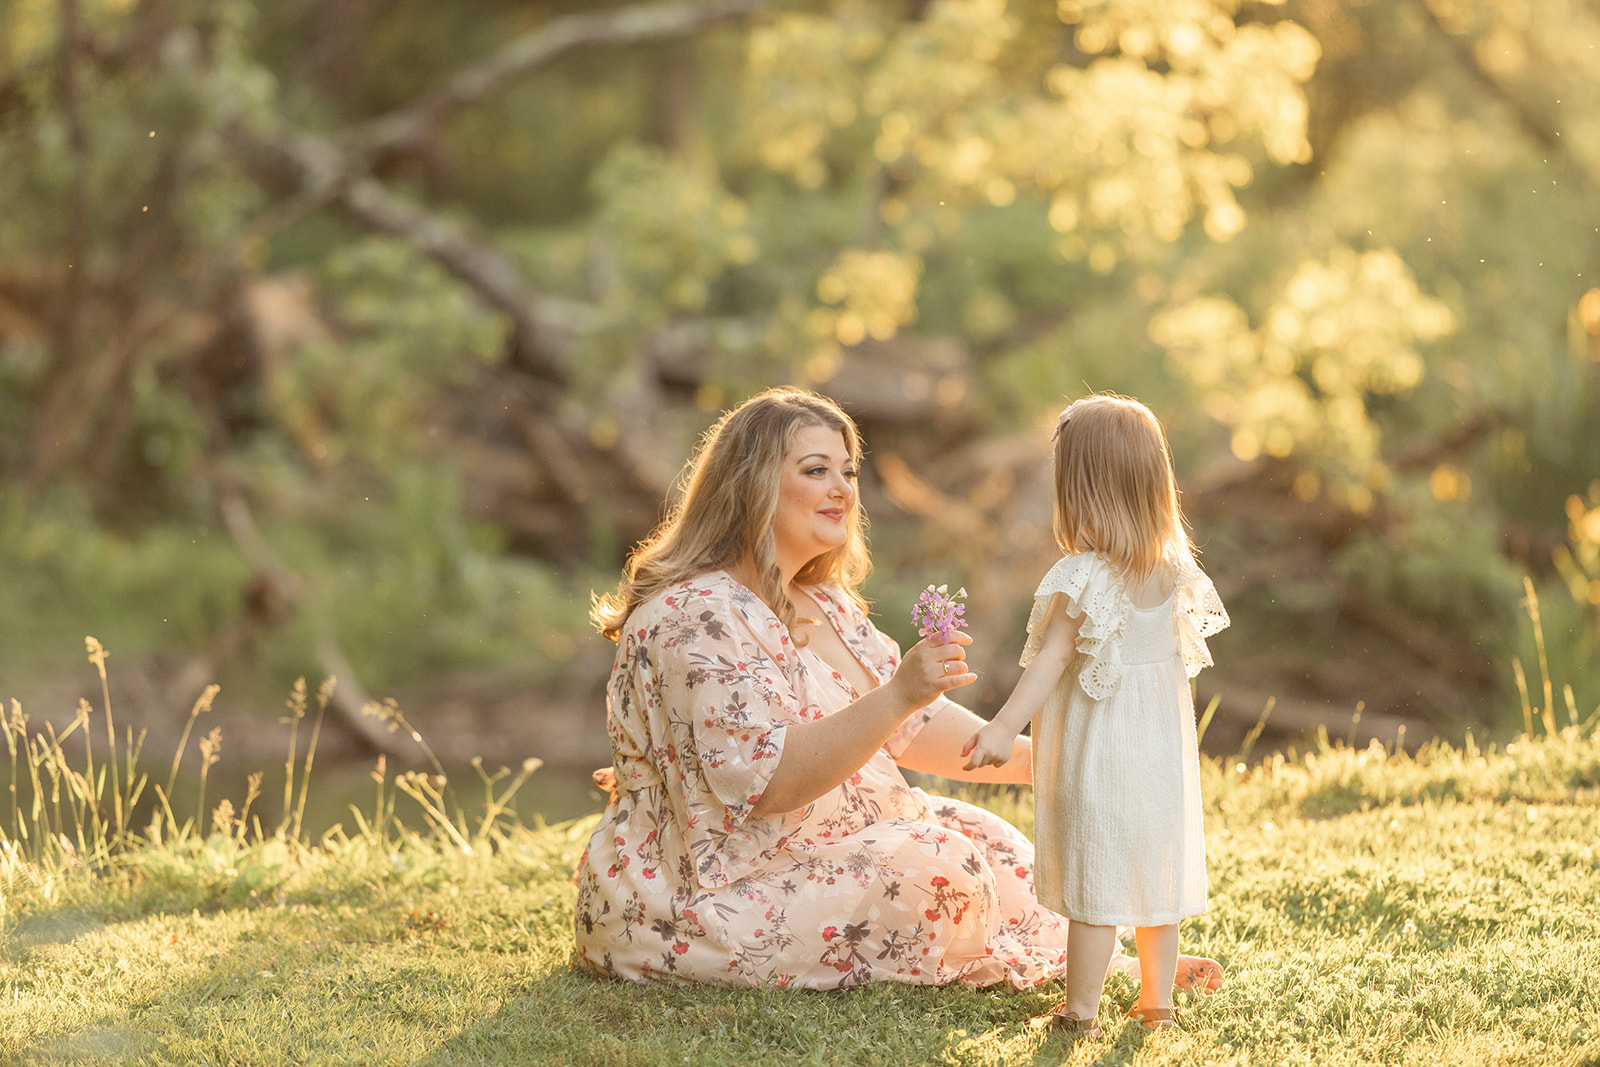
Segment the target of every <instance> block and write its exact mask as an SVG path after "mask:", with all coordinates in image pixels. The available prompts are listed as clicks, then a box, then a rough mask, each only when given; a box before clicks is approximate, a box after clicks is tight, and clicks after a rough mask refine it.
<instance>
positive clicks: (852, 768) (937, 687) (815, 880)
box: [576, 389, 1221, 988]
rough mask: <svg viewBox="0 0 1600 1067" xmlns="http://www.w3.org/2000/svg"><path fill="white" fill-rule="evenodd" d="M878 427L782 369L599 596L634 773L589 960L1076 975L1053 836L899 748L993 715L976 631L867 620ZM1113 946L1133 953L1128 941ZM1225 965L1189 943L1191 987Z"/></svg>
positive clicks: (593, 881)
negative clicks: (891, 631)
mask: <svg viewBox="0 0 1600 1067" xmlns="http://www.w3.org/2000/svg"><path fill="white" fill-rule="evenodd" d="M860 462H861V442H860V438H859V436H858V435H857V432H856V428H855V425H854V424H853V423H852V422H851V421H850V419H849V417H848V416H846V415H845V414H844V412H842V411H841V410H839V408H838V407H837V406H836V405H834V404H833V403H832V402H831V401H828V400H826V399H824V398H822V397H819V396H816V395H815V394H812V393H808V392H804V391H801V390H796V389H773V390H769V391H767V392H765V393H762V394H760V395H759V396H756V397H753V398H752V399H750V400H748V401H746V402H745V403H744V404H742V405H741V406H740V407H738V408H737V409H735V410H734V411H731V412H729V413H728V414H726V415H725V416H724V417H723V418H722V419H721V421H719V422H718V423H717V425H716V426H715V427H714V428H713V429H712V430H711V431H710V432H709V433H708V434H707V435H706V437H705V439H704V441H703V442H702V443H701V446H700V448H699V450H698V451H697V453H696V455H695V456H694V457H693V458H692V459H691V460H690V462H689V465H688V466H687V467H686V468H685V480H684V483H683V484H684V488H683V493H682V497H681V500H680V501H679V503H678V505H677V506H676V507H675V508H674V509H673V510H672V512H671V514H669V515H668V517H667V518H666V519H665V520H664V521H663V522H662V523H661V525H660V526H659V527H658V528H657V530H656V531H655V532H654V533H653V534H652V535H651V536H650V537H649V538H648V539H647V540H646V541H644V542H643V543H641V544H640V545H639V547H638V548H637V549H636V550H635V552H634V553H633V555H632V556H631V557H630V558H629V560H628V564H627V567H626V570H625V572H624V576H623V580H622V583H621V585H620V586H619V588H618V590H617V592H616V593H615V594H614V595H611V596H604V597H597V598H596V601H595V606H594V612H593V617H594V620H595V622H596V624H597V625H598V627H599V628H600V630H601V632H602V633H604V634H605V635H606V636H607V637H609V638H611V639H612V640H615V641H616V642H617V644H618V648H617V657H616V664H615V666H614V668H613V671H612V675H611V681H610V684H609V686H608V690H607V703H608V707H609V713H608V716H607V726H608V730H609V732H610V735H611V747H612V754H613V768H612V770H613V773H614V776H615V793H614V795H613V796H612V799H611V803H610V804H609V805H608V807H607V808H606V811H605V814H604V815H603V816H602V817H601V819H600V823H599V825H598V826H597V827H596V828H595V831H594V834H593V836H592V837H591V838H590V841H589V846H588V849H587V850H586V851H585V853H584V857H583V859H582V860H581V861H580V863H579V869H578V887H579V889H578V904H577V915H576V932H577V960H578V963H579V965H580V966H583V967H586V968H589V969H591V970H593V971H596V972H598V973H601V974H605V975H609V976H613V977H620V978H630V979H636V980H646V981H648V980H660V979H665V978H679V979H689V980H695V981H708V982H723V983H731V984H739V985H757V984H771V985H778V986H803V987H810V988H836V987H840V986H851V985H858V984H862V983H865V982H874V981H900V982H911V983H919V984H930V985H943V984H947V983H950V982H957V981H960V982H965V983H969V984H972V985H990V984H994V983H998V982H1006V983H1009V984H1010V985H1012V986H1016V987H1018V988H1026V987H1030V986H1032V985H1034V984H1036V983H1038V982H1041V981H1045V980H1047V979H1051V978H1057V977H1060V976H1061V975H1062V974H1063V973H1064V971H1065V966H1066V941H1067V924H1066V921H1065V920H1064V919H1062V918H1061V917H1060V916H1057V915H1054V914H1053V913H1051V912H1049V911H1047V910H1045V909H1043V908H1041V907H1040V906H1039V904H1038V901H1037V900H1036V898H1035V896H1034V891H1033V883H1032V866H1033V847H1032V845H1031V844H1030V843H1029V842H1028V840H1027V838H1026V837H1024V836H1023V834H1022V833H1021V832H1020V831H1018V830H1017V829H1016V828H1015V827H1013V826H1011V825H1010V824H1009V823H1007V822H1005V821H1004V820H1002V819H1000V818H999V817H997V816H995V815H993V814H991V813H989V812H986V811H984V810H982V809H980V808H977V807H974V806H972V805H970V804H966V803H962V802H960V801H955V800H948V799H936V798H933V797H930V796H929V795H927V794H926V793H924V792H922V791H921V790H919V789H913V788H912V787H911V786H910V785H909V784H908V783H907V782H906V780H905V777H904V776H903V775H902V773H901V771H900V767H901V766H904V767H908V768H911V769H913V770H919V771H926V772H930V773H934V774H939V775H944V776H947V777H951V778H959V779H964V780H968V781H1024V780H1026V777H1027V774H1028V770H1029V764H1030V760H1029V758H1028V755H1029V750H1028V742H1027V740H1026V739H1019V740H1018V741H1017V747H1018V750H1017V753H1016V754H1015V755H1017V756H1021V757H1022V758H1020V759H1018V758H1013V759H1011V760H1010V761H1009V762H1008V763H1007V764H1006V766H1005V767H1001V768H990V769H987V770H985V771H980V772H970V771H965V770H963V769H962V762H963V761H962V760H961V758H960V756H959V750H960V748H961V744H962V742H963V741H965V740H966V738H968V737H970V736H971V734H972V733H973V732H974V731H975V730H977V729H978V728H980V727H981V726H983V725H984V723H983V721H982V720H981V719H979V718H978V717H977V716H975V715H973V714H972V713H971V712H969V711H967V710H966V709H964V708H962V707H961V706H959V705H957V704H955V703H954V702H953V701H951V700H949V699H948V698H946V697H945V696H944V695H943V694H944V693H945V692H946V691H948V690H950V689H953V688H956V687H957V686H961V685H966V684H968V683H970V682H972V681H973V680H974V679H975V678H976V675H974V674H972V673H970V672H969V671H968V670H967V665H966V659H965V646H967V645H968V644H970V643H971V639H970V638H969V637H967V636H966V635H965V634H959V633H958V634H956V635H955V637H954V638H953V639H952V641H951V642H949V643H947V644H944V645H937V644H933V643H931V642H929V641H922V642H919V643H918V644H917V645H915V646H914V647H913V648H912V649H911V650H910V651H909V652H907V653H906V655H905V656H904V658H903V659H902V657H901V656H900V653H899V649H898V648H897V647H896V645H895V643H894V642H893V641H891V640H890V639H889V638H888V637H886V636H884V635H883V634H881V633H879V632H878V630H877V629H876V628H875V627H874V626H873V625H872V623H871V622H870V621H869V620H868V618H867V614H866V609H865V605H864V603H863V602H862V600H861V597H860V595H859V594H858V593H857V587H858V586H859V584H860V582H861V581H862V579H863V578H864V577H865V576H866V574H867V571H868V569H869V566H870V564H869V561H868V558H867V551H866V540H865V532H864V531H865V525H866V520H865V517H864V515H863V514H862V512H861V509H860V507H859V501H858V499H857V494H856V475H857V472H858V471H859V469H860ZM1113 966H1114V967H1117V968H1122V969H1129V970H1132V969H1133V967H1134V966H1136V965H1134V964H1133V961H1131V960H1128V959H1127V958H1126V957H1121V956H1119V957H1118V959H1117V960H1116V961H1114V963H1113ZM1220 981H1221V969H1220V967H1218V966H1217V965H1216V964H1215V963H1214V962H1212V961H1210V960H1194V959H1189V960H1186V961H1184V964H1183V965H1182V966H1180V983H1179V984H1182V985H1189V986H1209V987H1214V986H1215V985H1216V984H1218V983H1220Z"/></svg>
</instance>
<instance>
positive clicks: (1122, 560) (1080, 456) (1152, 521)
mask: <svg viewBox="0 0 1600 1067" xmlns="http://www.w3.org/2000/svg"><path fill="white" fill-rule="evenodd" d="M1055 474H1056V506H1055V522H1054V525H1055V534H1056V541H1057V542H1058V543H1059V544H1060V545H1061V548H1062V550H1063V551H1066V552H1098V553H1099V554H1100V555H1102V556H1104V557H1105V558H1106V559H1107V560H1109V561H1110V562H1111V564H1112V565H1113V566H1115V567H1116V568H1117V569H1118V570H1120V571H1122V572H1123V573H1124V574H1126V575H1128V576H1129V577H1132V578H1136V579H1143V578H1147V577H1149V575H1150V574H1151V573H1152V572H1153V571H1154V570H1155V568H1156V565H1157V564H1159V563H1160V562H1161V560H1162V557H1163V556H1164V555H1165V553H1166V552H1167V550H1168V548H1169V546H1170V547H1171V548H1173V549H1174V550H1176V551H1179V552H1183V553H1190V552H1192V549H1191V547H1190V545H1189V536H1188V532H1187V530H1186V528H1185V524H1184V519H1183V512H1182V510H1181V509H1180V508H1179V507H1178V485H1177V480H1176V479H1175V478H1174V477H1173V473H1172V453H1171V451H1170V450H1169V449H1168V447H1167V435H1166V431H1164V430H1163V429H1162V428H1161V423H1160V421H1159V420H1158V419H1157V418H1156V417H1155V415H1154V414H1153V413H1152V412H1151V411H1150V409H1149V408H1147V407H1145V406H1144V405H1143V404H1141V403H1139V402H1138V401H1137V400H1132V399H1130V398H1128V397H1125V396H1116V395H1114V394H1109V393H1097V394H1095V395H1093V396H1086V397H1084V398H1083V399H1081V400H1078V401H1075V402H1074V403H1073V404H1071V405H1070V406H1069V407H1068V408H1067V410H1065V411H1063V412H1062V413H1061V419H1060V421H1059V422H1058V423H1057V424H1056V432H1055Z"/></svg>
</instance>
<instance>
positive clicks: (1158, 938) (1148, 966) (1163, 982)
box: [1067, 923, 1178, 1008]
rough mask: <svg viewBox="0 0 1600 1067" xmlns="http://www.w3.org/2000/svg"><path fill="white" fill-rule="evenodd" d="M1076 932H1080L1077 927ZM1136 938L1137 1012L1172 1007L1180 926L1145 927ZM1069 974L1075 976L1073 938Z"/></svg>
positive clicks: (1175, 924) (1070, 949) (1070, 938)
mask: <svg viewBox="0 0 1600 1067" xmlns="http://www.w3.org/2000/svg"><path fill="white" fill-rule="evenodd" d="M1074 929H1076V928H1075V927H1074ZM1133 938H1134V941H1135V943H1137V944H1138V946H1139V973H1140V976H1141V977H1140V981H1139V1003H1138V1004H1137V1005H1136V1008H1170V1007H1172V982H1173V979H1174V977H1175V976H1176V975H1177V973H1178V924H1177V923H1173V924H1172V925H1171V926H1141V927H1138V928H1137V929H1135V930H1134V932H1133ZM1067 959H1068V961H1069V962H1068V964H1067V974H1068V979H1069V981H1070V978H1071V974H1072V964H1071V962H1070V961H1071V959H1072V935H1071V934H1070V933H1069V934H1068V935H1067Z"/></svg>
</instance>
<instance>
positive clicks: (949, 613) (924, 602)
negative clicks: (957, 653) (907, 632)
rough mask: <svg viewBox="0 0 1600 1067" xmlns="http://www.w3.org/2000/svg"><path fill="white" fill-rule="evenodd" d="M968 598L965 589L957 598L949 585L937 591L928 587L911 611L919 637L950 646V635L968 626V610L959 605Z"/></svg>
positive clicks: (960, 590) (912, 621) (959, 591)
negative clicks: (952, 593)
mask: <svg viewBox="0 0 1600 1067" xmlns="http://www.w3.org/2000/svg"><path fill="white" fill-rule="evenodd" d="M966 597H967V591H966V590H965V589H958V590H956V594H955V596H951V595H950V587H949V586H948V585H941V586H939V587H938V588H937V589H935V588H934V587H933V586H931V585H930V586H928V588H926V589H924V590H923V591H922V595H921V596H919V597H917V604H916V606H915V607H914V608H912V609H911V625H913V626H915V627H916V628H917V634H918V635H919V636H922V637H926V638H929V639H930V640H932V641H933V643H934V644H936V645H943V644H948V643H949V641H950V635H951V634H953V633H955V631H956V630H958V629H960V628H961V627H962V626H964V625H966V621H967V619H966V614H965V613H966V608H964V607H963V606H962V605H960V604H958V603H957V601H959V600H965V599H966Z"/></svg>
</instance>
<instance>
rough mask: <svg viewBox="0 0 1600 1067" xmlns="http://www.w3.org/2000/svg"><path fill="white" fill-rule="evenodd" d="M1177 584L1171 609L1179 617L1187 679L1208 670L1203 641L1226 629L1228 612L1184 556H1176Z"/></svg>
mask: <svg viewBox="0 0 1600 1067" xmlns="http://www.w3.org/2000/svg"><path fill="white" fill-rule="evenodd" d="M1177 563H1178V584H1177V589H1176V590H1175V591H1174V596H1175V598H1176V599H1175V601H1174V604H1173V607H1174V608H1175V613H1176V615H1177V617H1178V651H1179V652H1181V653H1182V654H1183V669H1184V671H1185V672H1186V673H1187V674H1188V676H1189V677H1190V678H1193V677H1194V676H1195V675H1197V674H1199V673H1200V671H1201V668H1204V667H1209V666H1211V650H1210V649H1209V648H1207V647H1206V638H1208V637H1210V636H1211V635H1212V634H1214V633H1217V632H1219V631H1221V630H1224V629H1226V628H1227V627H1228V625H1229V622H1230V620H1229V619H1228V610H1227V609H1226V608H1224V607H1223V606H1222V597H1220V596H1218V595H1217V587H1216V586H1215V585H1213V584H1211V579H1210V578H1208V577H1207V576H1206V573H1205V572H1204V571H1202V570H1201V569H1200V565H1199V564H1198V563H1196V562H1195V561H1194V557H1193V556H1191V555H1189V553H1187V552H1182V553H1178V554H1177Z"/></svg>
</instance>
